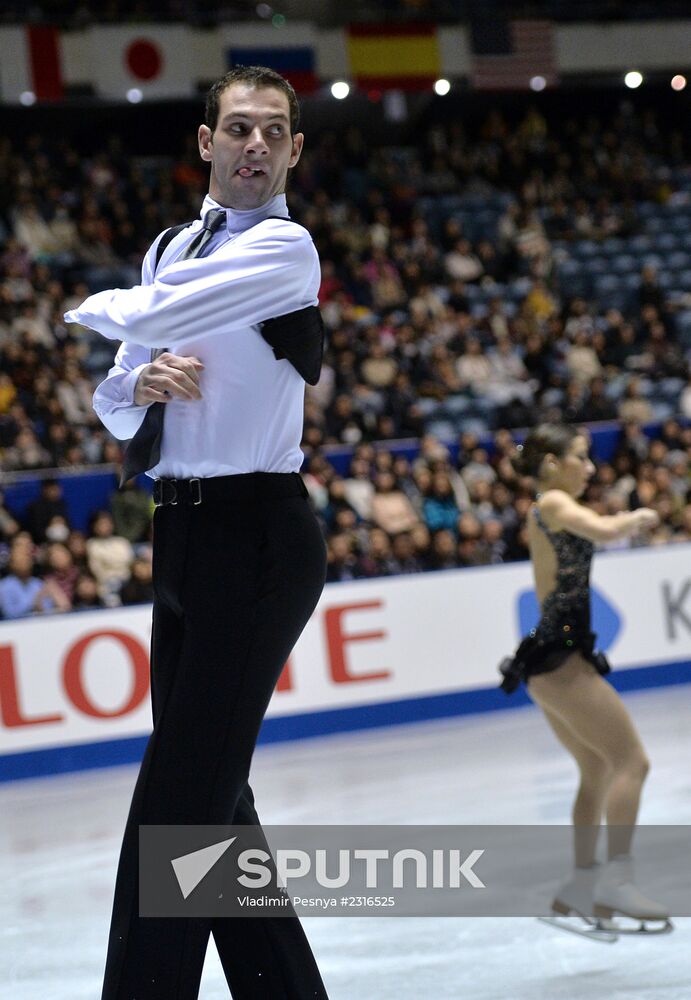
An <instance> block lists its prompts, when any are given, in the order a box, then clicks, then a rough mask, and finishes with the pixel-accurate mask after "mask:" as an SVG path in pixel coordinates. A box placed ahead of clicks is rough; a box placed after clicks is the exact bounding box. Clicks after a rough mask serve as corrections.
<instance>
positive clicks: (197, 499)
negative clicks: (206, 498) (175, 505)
mask: <svg viewBox="0 0 691 1000" xmlns="http://www.w3.org/2000/svg"><path fill="white" fill-rule="evenodd" d="M190 497H191V498H192V506H193V507H198V506H199V504H200V503H201V502H202V484H201V480H199V479H196V478H195V479H190Z"/></svg>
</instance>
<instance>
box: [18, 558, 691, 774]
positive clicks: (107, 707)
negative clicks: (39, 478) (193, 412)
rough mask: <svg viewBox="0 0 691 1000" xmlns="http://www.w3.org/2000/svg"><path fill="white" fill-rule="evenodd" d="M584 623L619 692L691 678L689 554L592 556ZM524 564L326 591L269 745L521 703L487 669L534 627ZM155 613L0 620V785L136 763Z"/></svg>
mask: <svg viewBox="0 0 691 1000" xmlns="http://www.w3.org/2000/svg"><path fill="white" fill-rule="evenodd" d="M592 610H593V628H594V631H595V632H596V633H597V635H598V643H599V647H600V648H601V649H602V650H603V651H604V652H605V653H606V654H607V656H608V658H609V659H610V662H611V663H612V666H613V668H614V673H613V675H612V676H613V678H614V684H615V686H616V687H617V688H619V689H620V690H636V689H639V688H643V687H650V686H660V685H666V684H679V683H684V682H691V544H689V543H686V544H677V545H669V546H664V547H659V548H648V549H646V548H642V549H632V550H622V551H616V552H607V553H601V554H598V556H597V558H596V560H595V565H594V572H593V592H592ZM538 615H539V610H538V606H537V602H536V598H535V594H534V590H533V581H532V577H531V571H530V565H529V564H528V563H512V564H507V565H499V566H485V567H477V568H474V569H465V570H451V571H447V572H438V573H424V574H416V575H412V576H399V577H391V578H385V579H381V578H378V579H371V580H356V581H350V582H346V583H337V584H328V585H327V586H326V588H325V590H324V593H323V594H322V597H321V599H320V601H319V604H318V606H317V608H316V609H315V612H314V614H313V615H312V618H311V619H310V621H309V622H308V624H307V626H306V628H305V630H304V632H303V634H302V635H301V637H300V639H299V640H298V643H297V645H296V647H295V649H294V650H293V653H292V654H291V657H290V659H289V661H288V663H287V664H286V665H285V668H284V670H283V673H282V674H281V677H280V679H279V681H278V684H277V686H276V691H275V693H274V696H273V698H272V699H271V703H270V705H269V708H268V711H267V716H266V719H265V721H264V726H263V729H262V741H263V742H265V743H268V742H275V741H279V740H289V739H298V738H303V737H310V736H317V735H322V734H326V733H335V732H345V731H352V730H356V729H367V728H371V727H375V726H386V725H394V724H399V723H404V722H413V721H416V720H422V719H434V718H443V717H446V716H453V715H462V714H465V713H473V712H484V711H491V710H499V709H505V708H511V707H517V706H519V705H520V704H525V703H526V695H525V694H524V693H522V692H516V693H515V694H514V695H513V696H512V697H507V696H506V695H505V694H504V693H503V692H502V691H500V690H499V689H498V686H497V683H498V679H499V677H498V673H497V666H496V665H497V664H498V663H499V662H500V661H501V660H502V659H503V658H504V657H505V656H506V655H507V654H508V653H510V652H511V650H512V649H515V647H516V645H517V644H518V642H519V640H520V637H521V636H522V635H526V634H527V633H528V632H529V630H530V629H531V628H532V627H533V625H534V624H535V622H536V620H537V617H538ZM150 629H151V607H150V605H141V606H139V607H135V608H116V609H110V610H95V611H89V612H77V613H74V614H69V615H51V616H38V617H34V618H30V619H22V620H19V621H15V622H12V621H5V622H2V623H0V780H3V779H4V780H9V779H12V778H16V777H20V776H26V777H28V776H30V775H38V774H47V773H54V772H56V771H63V770H74V769H77V768H91V767H103V766H108V765H113V764H118V763H125V762H129V761H133V760H137V759H139V758H140V756H141V753H142V751H143V747H144V746H145V744H146V740H147V738H148V735H149V732H150V730H151V709H150V701H149V694H148V686H149V653H148V649H149V642H150Z"/></svg>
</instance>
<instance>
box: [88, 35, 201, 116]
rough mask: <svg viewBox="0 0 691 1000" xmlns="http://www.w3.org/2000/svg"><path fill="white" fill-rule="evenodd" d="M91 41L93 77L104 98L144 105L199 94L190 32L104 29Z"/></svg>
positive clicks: (100, 95)
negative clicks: (125, 100) (136, 101)
mask: <svg viewBox="0 0 691 1000" xmlns="http://www.w3.org/2000/svg"><path fill="white" fill-rule="evenodd" d="M89 35H90V42H91V60H92V68H93V71H92V76H93V80H94V84H95V87H96V91H97V93H98V95H99V97H109V98H115V99H116V100H124V99H126V98H128V97H129V99H130V100H133V99H134V100H141V99H142V98H143V99H146V98H151V97H154V98H157V97H189V96H191V95H192V94H193V93H194V82H195V81H194V79H193V77H194V73H193V71H192V52H191V32H190V30H189V28H186V27H184V26H180V25H164V26H163V27H161V26H159V25H156V24H138V25H127V26H126V27H120V26H119V25H99V26H97V27H94V28H91V29H90V31H89ZM133 95H134V96H133Z"/></svg>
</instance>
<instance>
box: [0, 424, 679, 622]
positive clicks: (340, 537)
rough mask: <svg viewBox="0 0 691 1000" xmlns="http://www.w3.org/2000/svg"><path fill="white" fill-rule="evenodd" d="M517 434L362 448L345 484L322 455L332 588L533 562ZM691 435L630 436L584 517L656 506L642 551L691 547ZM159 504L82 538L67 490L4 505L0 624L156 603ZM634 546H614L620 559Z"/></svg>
mask: <svg viewBox="0 0 691 1000" xmlns="http://www.w3.org/2000/svg"><path fill="white" fill-rule="evenodd" d="M515 447H516V443H515V440H514V438H513V437H512V435H511V434H510V433H509V432H508V431H505V430H503V431H499V432H497V433H496V434H495V435H494V438H493V439H492V441H491V444H490V445H489V447H483V446H482V444H481V442H480V441H479V440H478V439H477V437H476V436H475V435H473V434H472V433H465V434H463V435H462V436H461V439H460V441H459V442H458V444H457V445H455V446H454V447H453V449H450V448H449V447H447V446H446V445H445V444H443V443H442V442H440V441H439V440H438V439H437V438H435V437H434V436H433V435H424V436H423V437H422V439H421V440H420V446H419V450H418V451H417V453H416V454H415V456H414V457H413V458H408V457H407V456H406V455H405V454H404V453H403V452H402V451H401V449H396V448H395V449H393V450H390V449H388V448H386V447H382V446H377V447H375V446H374V445H373V444H371V443H363V444H359V445H357V446H356V447H355V449H354V451H353V454H352V459H351V461H350V466H349V469H348V471H347V475H345V476H340V475H339V474H338V473H337V471H336V469H335V468H334V466H333V465H332V464H331V463H330V462H329V461H328V460H327V459H326V458H325V457H324V455H323V454H322V453H320V452H315V453H314V454H313V455H312V456H311V458H310V459H309V461H308V464H307V467H306V469H305V472H304V478H305V483H306V485H307V489H308V491H309V494H310V496H311V499H312V502H313V504H314V507H315V509H316V511H317V514H318V517H319V520H320V522H321V525H322V528H323V531H324V534H325V536H326V537H327V539H328V545H327V547H328V571H327V580H328V581H332V582H333V581H341V580H353V579H362V578H367V577H378V576H393V575H398V574H402V573H419V572H422V571H425V570H446V569H457V568H461V567H467V566H483V565H490V564H496V563H505V562H513V561H516V560H521V559H526V558H527V556H528V549H527V534H526V527H525V517H526V513H527V511H528V508H529V506H530V504H531V502H532V499H533V496H534V483H533V482H532V481H531V480H529V479H524V478H521V477H518V476H517V475H516V473H515V472H514V471H513V467H512V465H511V461H510V459H511V455H512V453H513V452H514V450H515ZM690 455H691V427H683V426H682V425H681V424H679V423H678V422H677V421H674V420H670V421H667V422H666V423H665V424H664V425H663V427H662V429H661V433H660V435H659V436H658V437H656V438H650V437H648V436H646V435H645V434H644V433H643V432H642V430H641V428H640V426H639V425H638V424H637V423H636V422H630V423H627V424H625V425H624V427H623V429H622V433H621V436H620V441H619V443H618V445H617V447H616V450H615V451H614V453H613V455H612V456H611V458H610V459H609V460H608V461H597V462H596V465H597V473H596V475H595V476H594V478H593V479H592V480H591V483H590V484H589V486H588V490H587V493H586V495H585V497H584V500H585V502H586V503H588V504H590V505H591V506H592V507H593V508H594V509H595V510H597V511H598V512H600V513H603V514H615V513H617V512H619V511H622V510H628V509H632V508H636V507H638V506H650V507H653V508H654V509H655V510H657V512H658V514H659V515H660V521H661V523H660V526H659V527H658V528H657V529H656V530H655V531H654V532H653V533H652V534H651V535H650V536H649V537H645V538H639V539H637V540H636V541H635V542H634V544H655V545H660V544H667V543H673V542H690V541H691V502H690V500H691V496H690V486H689V456H690ZM151 514H152V507H151V498H150V496H149V495H148V493H147V492H146V491H144V490H142V489H140V488H139V487H138V486H137V485H136V484H134V483H130V484H129V485H128V486H127V488H126V489H125V490H123V491H120V492H118V493H116V494H114V496H113V499H112V504H111V509H110V510H109V511H107V510H98V511H95V512H94V513H93V516H92V518H91V521H90V526H89V531H88V532H86V533H84V532H81V531H78V530H75V529H74V528H73V526H72V524H71V522H70V513H69V509H68V506H67V504H66V503H65V500H64V499H63V497H62V494H61V488H60V485H59V483H58V482H56V481H55V480H45V481H44V482H43V484H42V491H41V496H40V497H39V498H38V499H37V500H35V501H34V502H33V503H31V504H29V506H28V507H27V508H26V510H25V512H24V515H23V516H22V517H21V518H17V517H15V516H14V515H13V514H12V513H11V512H10V511H9V510H8V509H7V507H5V506H4V505H3V504H2V502H0V537H1V538H2V540H3V541H2V543H1V544H0V565H2V566H3V567H4V570H5V573H4V576H3V578H2V579H0V615H2V617H5V618H16V617H21V616H23V615H27V614H42V613H49V612H55V611H67V610H72V609H74V610H84V609H88V608H99V607H100V608H103V607H115V606H119V605H130V604H138V603H148V602H150V601H151V599H152V583H151ZM628 544H629V542H628V540H627V541H624V542H616V543H612V547H617V546H621V545H628Z"/></svg>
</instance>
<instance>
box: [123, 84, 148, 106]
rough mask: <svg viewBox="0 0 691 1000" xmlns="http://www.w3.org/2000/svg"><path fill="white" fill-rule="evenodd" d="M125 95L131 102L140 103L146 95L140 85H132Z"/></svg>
mask: <svg viewBox="0 0 691 1000" xmlns="http://www.w3.org/2000/svg"><path fill="white" fill-rule="evenodd" d="M125 96H126V97H127V100H128V101H129V102H130V104H139V102H140V101H141V100H142V98H143V97H144V95H143V94H142V92H141V90H140V89H139V87H132V88H131V89H130V90H128V91H127V94H126V95H125Z"/></svg>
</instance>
